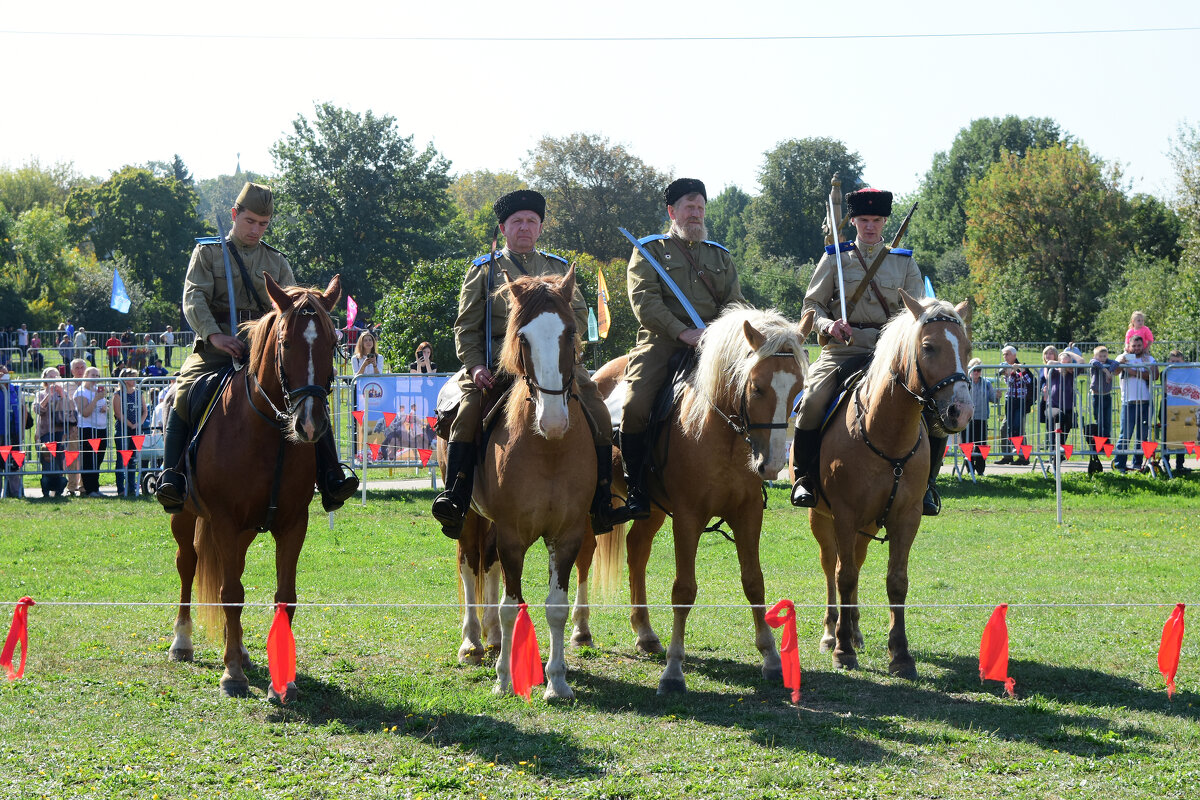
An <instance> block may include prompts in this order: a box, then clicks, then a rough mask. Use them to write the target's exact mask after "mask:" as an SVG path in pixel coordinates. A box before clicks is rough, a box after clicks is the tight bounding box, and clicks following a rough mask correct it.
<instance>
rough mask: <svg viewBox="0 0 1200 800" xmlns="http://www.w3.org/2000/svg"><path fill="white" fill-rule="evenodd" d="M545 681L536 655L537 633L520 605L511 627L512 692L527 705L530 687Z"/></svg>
mask: <svg viewBox="0 0 1200 800" xmlns="http://www.w3.org/2000/svg"><path fill="white" fill-rule="evenodd" d="M545 679H546V675H545V673H543V672H542V657H541V655H540V654H539V653H538V643H537V633H536V632H535V631H534V630H533V620H531V619H530V618H529V607H528V606H527V605H526V604H525V603H521V606H520V608H519V609H518V610H517V622H516V624H515V625H514V626H513V641H512V687H513V692H515V693H516V694H519V695H521V697H524V698H525V702H526V703H528V702H529V694H530V689H531V687H534V686H539V685H541V683H542V681H544V680H545Z"/></svg>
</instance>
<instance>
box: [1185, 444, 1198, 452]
mask: <svg viewBox="0 0 1200 800" xmlns="http://www.w3.org/2000/svg"><path fill="white" fill-rule="evenodd" d="M1183 449H1184V450H1185V451H1186V452H1187V453H1189V454H1190V453H1194V452H1195V451H1196V443H1195V442H1184V443H1183Z"/></svg>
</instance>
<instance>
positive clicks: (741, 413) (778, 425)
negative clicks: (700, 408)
mask: <svg viewBox="0 0 1200 800" xmlns="http://www.w3.org/2000/svg"><path fill="white" fill-rule="evenodd" d="M795 357H796V354H795V353H793V352H791V351H790V350H783V351H780V352H778V353H772V354H771V358H795ZM708 404H709V405H710V406H712V410H713V411H715V412H717V416H719V417H720V418H721V419H723V420H725V424H726V425H728V426H729V427H730V428H732V429H733V432H734V433H736V434H737V435H738V436H741V437H742V440H743V441H744V442H745V443H746V444H747V445H749V446H750V449H751V450H753V449H754V443H753V442H751V441H750V431H756V430H780V429H782V430H787V420H784V421H783V422H750V421H749V419H750V402H749V401H748V400H747V399H746V390H745V389H743V390H742V401H741V404H740V405H739V407H738V413H736V414H732V415H730V414H726V413H725V412H724V411H722V410H721V409H720V408H718V407H717V404H716V403H714V402H713V401H712V400H709V401H708ZM742 420H746V422H743V421H742Z"/></svg>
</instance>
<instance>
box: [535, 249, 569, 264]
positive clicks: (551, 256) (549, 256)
mask: <svg viewBox="0 0 1200 800" xmlns="http://www.w3.org/2000/svg"><path fill="white" fill-rule="evenodd" d="M538 252H539V253H541V254H542V255H544V256H545V257H546V258H552V259H554V260H555V261H561V262H562V263H564V264H570V263H571V262H569V261H567V260H566V259H565V258H563V257H562V256H558V255H555V254H554V253H547V252H546V251H545V250H538Z"/></svg>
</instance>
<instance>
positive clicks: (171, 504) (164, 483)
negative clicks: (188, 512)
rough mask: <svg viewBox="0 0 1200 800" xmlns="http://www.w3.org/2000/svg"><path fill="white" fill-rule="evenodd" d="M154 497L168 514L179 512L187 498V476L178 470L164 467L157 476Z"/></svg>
mask: <svg viewBox="0 0 1200 800" xmlns="http://www.w3.org/2000/svg"><path fill="white" fill-rule="evenodd" d="M154 497H155V499H157V500H158V502H159V503H162V507H163V510H164V511H166V512H167V513H168V514H177V513H179V512H180V511H182V510H183V503H184V501H185V500H187V476H185V475H184V474H183V473H181V472H179V471H178V470H174V469H164V470H163V471H162V473H161V474H160V475H159V476H158V485H157V486H156V487H155V489H154Z"/></svg>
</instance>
